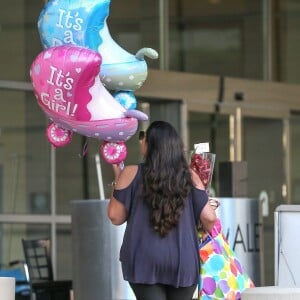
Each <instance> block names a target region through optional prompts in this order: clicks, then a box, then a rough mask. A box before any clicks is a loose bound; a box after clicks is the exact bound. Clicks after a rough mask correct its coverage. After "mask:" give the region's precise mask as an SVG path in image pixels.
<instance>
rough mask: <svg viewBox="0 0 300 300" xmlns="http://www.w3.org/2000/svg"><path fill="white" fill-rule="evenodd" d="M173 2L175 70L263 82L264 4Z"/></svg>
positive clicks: (172, 62)
mask: <svg viewBox="0 0 300 300" xmlns="http://www.w3.org/2000/svg"><path fill="white" fill-rule="evenodd" d="M169 2H170V69H171V70H178V71H185V72H194V73H202V74H213V75H220V74H222V75H224V76H233V77H241V78H256V79H261V78H262V71H263V69H262V57H263V49H262V47H263V45H262V5H261V2H260V1H250V0H243V1H209V0H207V1H191V0H189V1H183V0H179V1H175V0H174V1H172V0H170V1H169Z"/></svg>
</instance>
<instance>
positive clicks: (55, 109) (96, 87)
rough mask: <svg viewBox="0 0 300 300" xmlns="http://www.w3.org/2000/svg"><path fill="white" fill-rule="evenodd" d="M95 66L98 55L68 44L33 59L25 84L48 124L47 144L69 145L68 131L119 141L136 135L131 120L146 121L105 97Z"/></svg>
mask: <svg viewBox="0 0 300 300" xmlns="http://www.w3.org/2000/svg"><path fill="white" fill-rule="evenodd" d="M100 65H101V55H100V54H99V53H98V52H96V51H93V50H91V49H87V48H83V47H79V46H68V45H63V46H56V47H51V48H48V49H45V50H44V51H42V52H41V53H40V54H39V55H38V56H37V57H36V59H35V60H34V61H33V63H32V65H31V68H30V76H31V81H32V85H33V89H34V93H35V96H36V98H37V101H38V104H39V106H40V107H41V109H42V110H43V111H44V113H45V114H46V115H47V116H48V118H49V119H50V120H51V121H52V124H50V126H51V127H50V128H49V130H48V131H47V137H48V139H49V141H50V142H51V143H52V144H53V145H55V146H64V145H65V144H67V143H68V142H70V138H71V133H72V132H76V133H79V134H81V135H84V136H87V137H93V138H97V139H99V140H104V141H110V142H120V141H122V142H124V141H127V140H128V139H129V138H130V137H131V136H132V135H134V134H135V133H136V130H137V125H138V123H137V119H143V120H146V119H147V115H145V114H143V113H142V112H139V111H136V110H132V109H131V110H127V109H126V108H125V107H124V106H122V105H121V104H120V103H119V101H117V100H116V99H115V98H114V97H113V96H111V94H110V93H109V92H108V91H107V90H106V88H105V87H104V86H103V84H102V83H101V81H100V78H99V76H98V74H99V71H100ZM63 130H65V131H66V132H63Z"/></svg>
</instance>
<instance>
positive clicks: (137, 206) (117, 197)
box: [108, 121, 216, 300]
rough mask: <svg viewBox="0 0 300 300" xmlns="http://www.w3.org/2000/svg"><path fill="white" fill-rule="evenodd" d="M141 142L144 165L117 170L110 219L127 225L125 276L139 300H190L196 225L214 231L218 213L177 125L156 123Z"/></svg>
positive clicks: (194, 275) (195, 280) (195, 265)
mask: <svg viewBox="0 0 300 300" xmlns="http://www.w3.org/2000/svg"><path fill="white" fill-rule="evenodd" d="M141 143H142V144H141V147H142V155H143V156H144V163H142V164H139V165H132V166H127V167H125V168H124V170H122V171H121V169H120V168H119V167H118V166H115V165H114V166H113V170H114V174H115V184H114V190H113V192H112V195H111V199H110V203H109V206H108V217H109V218H110V220H111V222H112V223H113V224H115V225H121V224H123V223H124V222H126V221H127V226H126V231H125V234H124V239H123V243H122V246H121V250H120V261H121V264H122V271H123V277H124V279H125V280H127V281H128V282H129V284H130V286H131V287H132V289H133V291H134V293H135V295H136V298H137V300H153V299H155V300H190V299H192V296H193V293H194V291H195V288H196V286H197V284H198V280H199V266H200V263H199V255H198V239H197V230H196V226H197V224H198V222H199V221H200V222H201V223H202V226H203V228H204V229H205V230H207V231H210V230H211V229H212V227H213V225H214V223H215V220H216V214H215V211H214V210H213V209H212V207H211V206H210V205H209V203H208V197H207V194H206V193H205V191H204V187H203V185H202V183H201V181H200V178H199V177H198V176H197V175H196V173H194V172H193V171H192V170H191V169H190V168H189V166H188V163H187V161H186V158H185V152H184V149H183V142H182V140H181V138H180V137H179V135H178V134H177V132H176V130H175V129H174V127H173V126H172V125H170V124H169V123H167V122H164V121H155V122H153V123H152V124H151V125H150V127H149V128H148V130H147V132H146V133H145V135H144V136H142V141H141Z"/></svg>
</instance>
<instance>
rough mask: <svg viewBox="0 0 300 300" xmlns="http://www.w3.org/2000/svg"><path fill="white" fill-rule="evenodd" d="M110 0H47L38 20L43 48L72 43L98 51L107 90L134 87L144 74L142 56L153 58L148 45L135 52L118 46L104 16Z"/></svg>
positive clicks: (103, 81)
mask: <svg viewBox="0 0 300 300" xmlns="http://www.w3.org/2000/svg"><path fill="white" fill-rule="evenodd" d="M109 6H110V0H78V1H75V0H50V1H49V2H48V3H47V4H46V5H45V7H44V9H43V10H42V12H41V14H40V16H39V20H38V30H39V34H40V38H41V42H42V45H43V47H44V48H49V47H52V46H59V45H65V44H72V45H77V46H82V47H87V48H90V49H92V50H95V51H97V52H99V53H100V54H101V57H102V65H101V69H100V79H101V81H102V83H103V84H104V86H105V87H106V88H107V89H109V90H116V91H118V90H122V91H134V90H136V89H138V88H140V87H141V86H142V85H143V83H144V81H145V80H146V78H147V64H146V61H145V59H144V57H145V56H147V57H149V58H152V59H156V58H158V53H157V52H156V51H155V50H154V49H152V48H142V49H140V50H139V51H137V53H136V54H135V55H133V54H130V53H129V52H127V51H126V50H124V49H123V48H122V47H120V46H119V45H118V44H117V43H116V42H115V41H114V40H113V39H112V37H111V35H110V32H109V29H108V26H107V18H108V15H109Z"/></svg>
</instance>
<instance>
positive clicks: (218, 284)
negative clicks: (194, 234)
mask: <svg viewBox="0 0 300 300" xmlns="http://www.w3.org/2000/svg"><path fill="white" fill-rule="evenodd" d="M199 255H200V262H201V270H200V276H199V286H198V291H199V295H198V300H221V299H222V300H239V299H241V293H242V292H243V291H244V290H245V289H246V288H251V287H254V284H253V282H252V280H251V279H250V278H249V276H248V275H247V273H246V272H245V270H244V269H243V266H242V265H241V263H240V261H239V259H238V258H237V256H236V254H235V252H234V251H233V250H232V249H231V247H230V246H229V244H228V241H227V240H226V238H225V236H224V235H223V233H222V232H221V224H220V221H219V220H218V221H217V223H216V225H215V228H214V229H213V231H212V232H211V233H210V234H209V236H208V237H207V238H205V240H204V241H202V242H201V243H200V245H199Z"/></svg>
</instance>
